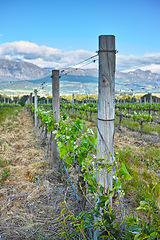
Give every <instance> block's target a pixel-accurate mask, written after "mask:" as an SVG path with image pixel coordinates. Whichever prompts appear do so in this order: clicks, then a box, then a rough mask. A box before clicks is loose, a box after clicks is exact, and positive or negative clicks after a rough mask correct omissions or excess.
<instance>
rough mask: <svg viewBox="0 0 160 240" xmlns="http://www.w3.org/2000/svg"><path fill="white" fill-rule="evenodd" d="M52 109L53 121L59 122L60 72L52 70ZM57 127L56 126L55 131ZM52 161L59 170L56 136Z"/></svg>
mask: <svg viewBox="0 0 160 240" xmlns="http://www.w3.org/2000/svg"><path fill="white" fill-rule="evenodd" d="M52 107H53V121H54V122H55V123H58V122H59V119H60V101H59V70H52ZM55 129H56V126H55V125H54V130H55ZM52 161H53V167H54V168H56V169H58V170H59V165H60V162H59V153H58V150H57V141H56V140H55V134H53V139H52Z"/></svg>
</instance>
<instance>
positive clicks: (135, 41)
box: [0, 0, 160, 73]
mask: <svg viewBox="0 0 160 240" xmlns="http://www.w3.org/2000/svg"><path fill="white" fill-rule="evenodd" d="M159 26H160V1H159V0H134V1H132V0H119V1H118V0H114V1H108V0H99V1H98V0H97V1H95V0H92V1H91V0H80V1H72V0H70V1H69V0H68V1H65V0H59V1H58V0H45V1H44V0H43V1H42V0H5V1H4V0H1V1H0V58H6V59H10V60H25V61H30V62H32V63H35V64H37V65H39V66H41V67H53V68H54V67H55V68H60V67H67V66H70V65H72V64H75V63H77V62H79V61H81V60H83V59H85V58H88V57H90V56H92V55H93V54H94V53H95V51H96V50H98V36H99V35H115V37H116V49H117V50H118V54H117V70H122V71H127V70H132V69H133V70H134V69H137V68H141V69H142V70H151V71H153V72H158V73H160V27H159ZM43 55H44V56H45V57H43ZM88 67H89V66H88ZM92 67H94V65H92Z"/></svg>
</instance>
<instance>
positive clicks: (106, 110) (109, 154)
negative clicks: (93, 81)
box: [94, 35, 116, 240]
mask: <svg viewBox="0 0 160 240" xmlns="http://www.w3.org/2000/svg"><path fill="white" fill-rule="evenodd" d="M98 53H99V86H98V121H97V158H101V159H104V161H103V163H108V164H110V165H112V163H113V147H114V118H115V53H116V50H115V36H113V35H102V36H99V52H98ZM103 163H102V164H103ZM112 175H113V173H112V171H111V172H110V173H108V174H107V169H105V168H101V169H100V172H99V174H98V176H97V181H98V183H99V184H101V185H102V186H103V187H104V191H105V192H107V189H108V188H109V189H112V178H113V176H112ZM111 204H112V203H111ZM95 221H96V219H95ZM98 235H99V230H98V229H97V230H96V232H95V234H94V239H95V240H96V239H97V237H98Z"/></svg>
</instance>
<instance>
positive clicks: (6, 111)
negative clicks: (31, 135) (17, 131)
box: [0, 106, 22, 123]
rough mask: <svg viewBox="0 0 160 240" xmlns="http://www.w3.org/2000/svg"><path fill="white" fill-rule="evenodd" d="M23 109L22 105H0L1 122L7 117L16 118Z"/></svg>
mask: <svg viewBox="0 0 160 240" xmlns="http://www.w3.org/2000/svg"><path fill="white" fill-rule="evenodd" d="M21 109H22V107H21V106H17V107H0V123H1V122H3V121H4V120H6V119H9V120H12V119H14V118H15V117H16V116H17V115H18V113H19V111H20V110H21Z"/></svg>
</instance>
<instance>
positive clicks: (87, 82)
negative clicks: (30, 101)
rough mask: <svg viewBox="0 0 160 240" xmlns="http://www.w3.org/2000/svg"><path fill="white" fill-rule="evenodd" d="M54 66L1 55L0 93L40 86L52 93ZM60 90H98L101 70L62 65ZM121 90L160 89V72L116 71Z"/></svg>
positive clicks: (22, 90)
mask: <svg viewBox="0 0 160 240" xmlns="http://www.w3.org/2000/svg"><path fill="white" fill-rule="evenodd" d="M51 74H52V69H44V68H41V67H38V66H37V65H34V64H32V63H29V62H24V61H20V62H17V61H9V60H6V59H0V94H9V95H12V94H15V95H17V94H18V95H19V94H28V93H29V92H33V89H35V88H38V89H39V90H40V91H41V92H43V93H44V91H45V94H48V95H50V94H51ZM60 76H61V78H60V92H61V94H70V93H73V92H74V93H81V94H82V93H88V94H89V93H97V90H98V71H97V69H95V68H91V69H75V68H65V69H60ZM116 91H117V92H149V91H150V92H159V91H160V74H157V73H152V72H151V71H142V70H140V69H137V70H135V71H129V72H119V71H116Z"/></svg>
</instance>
